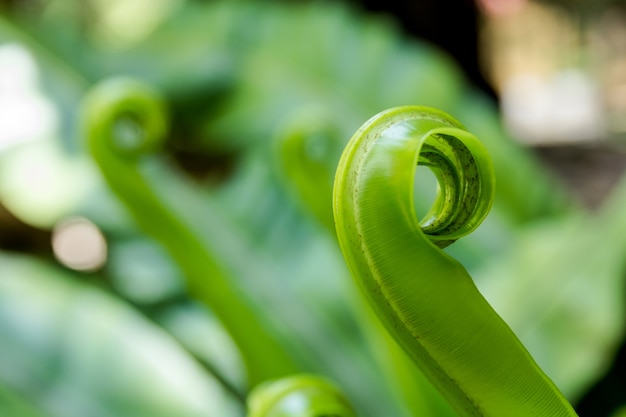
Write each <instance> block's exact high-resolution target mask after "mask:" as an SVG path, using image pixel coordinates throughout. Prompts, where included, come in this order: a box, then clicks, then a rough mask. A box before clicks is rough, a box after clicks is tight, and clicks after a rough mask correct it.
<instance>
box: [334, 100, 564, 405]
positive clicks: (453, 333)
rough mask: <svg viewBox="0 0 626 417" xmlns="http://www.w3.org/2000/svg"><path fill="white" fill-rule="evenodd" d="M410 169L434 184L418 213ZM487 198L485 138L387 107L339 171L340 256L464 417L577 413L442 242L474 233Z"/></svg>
mask: <svg viewBox="0 0 626 417" xmlns="http://www.w3.org/2000/svg"><path fill="white" fill-rule="evenodd" d="M417 165H426V166H428V167H430V168H431V170H432V171H433V172H434V174H435V176H436V177H437V179H438V181H439V185H440V190H439V193H438V196H437V199H436V202H435V204H434V205H433V209H432V210H431V211H430V212H429V213H428V214H427V215H426V216H425V217H424V218H423V219H421V220H418V219H417V218H416V214H415V209H414V203H413V201H414V200H413V182H414V175H415V171H416V167H417ZM493 194H494V173H493V169H492V166H491V161H490V159H489V156H488V154H487V151H486V150H485V148H484V147H483V145H482V144H481V143H480V141H479V140H478V139H477V138H476V137H475V136H473V135H472V134H471V133H469V132H467V131H466V130H465V129H464V127H463V126H462V125H461V124H460V123H459V122H458V121H456V120H454V119H453V118H452V117H450V116H449V115H447V114H445V113H442V112H440V111H437V110H434V109H430V108H426V107H418V106H406V107H398V108H394V109H390V110H387V111H384V112H382V113H380V114H378V115H376V116H374V117H373V118H372V119H370V120H369V121H368V122H366V123H365V124H364V125H363V126H362V127H361V128H360V129H359V130H358V131H357V132H356V134H355V135H354V136H353V137H352V139H351V140H350V142H349V143H348V145H347V147H346V149H345V151H344V153H343V155H342V158H341V161H340V164H339V167H338V169H337V175H336V178H335V187H334V197H333V205H334V214H335V222H336V228H337V235H338V239H339V243H340V246H341V249H342V251H343V254H344V257H345V259H346V261H347V263H348V265H349V267H350V270H351V272H352V275H353V277H354V278H355V280H356V282H357V284H358V286H359V287H360V288H361V290H362V291H363V292H364V294H365V296H366V298H367V299H368V301H369V302H370V304H371V306H372V307H373V309H374V311H375V312H376V314H377V316H378V317H379V318H380V320H381V322H382V323H383V325H384V326H385V328H386V329H387V330H388V332H389V333H390V334H391V335H392V336H393V337H394V339H395V340H396V341H397V342H398V343H399V344H400V345H401V346H402V348H403V349H404V350H405V351H406V352H407V353H408V355H409V356H410V357H411V358H412V359H413V360H414V361H415V362H416V363H417V364H418V365H419V367H420V368H421V369H422V370H423V371H424V373H425V374H426V375H427V377H428V378H429V379H430V380H431V382H432V383H433V385H435V386H436V387H437V388H438V389H439V390H440V391H441V392H442V394H443V395H444V396H445V397H446V398H447V400H448V401H449V402H450V404H451V405H452V406H453V407H454V409H455V410H456V412H457V413H459V415H461V416H485V417H486V416H489V417H502V416H507V417H546V416H550V417H565V416H569V417H572V416H576V413H575V412H574V410H573V409H572V407H571V405H570V404H569V403H568V402H567V400H566V399H565V398H564V397H563V396H562V394H561V393H560V392H559V390H558V389H557V387H556V386H555V385H554V384H553V383H552V381H551V380H550V379H549V378H548V377H547V376H546V375H545V374H544V373H543V372H542V371H541V369H540V368H539V367H538V366H537V364H536V363H535V362H534V360H533V359H532V357H531V356H530V355H529V353H528V352H527V351H526V349H525V348H524V347H523V346H522V344H521V343H520V342H519V340H518V339H517V337H516V336H515V335H514V334H513V332H512V331H511V329H510V328H509V327H508V326H507V325H506V324H505V323H504V321H503V320H502V319H501V318H500V317H499V316H498V314H497V313H496V312H495V311H494V310H493V309H492V308H491V306H490V305H489V304H488V303H487V301H486V300H485V299H484V298H483V297H482V295H481V294H480V292H479V291H478V289H477V288H476V286H475V284H474V283H473V281H472V279H471V277H470V276H469V274H468V273H467V271H466V270H465V269H464V268H463V266H462V265H461V264H460V263H458V262H457V261H456V260H455V259H453V258H452V257H450V256H449V255H447V254H446V253H445V252H443V251H442V248H443V247H445V246H447V245H449V244H451V243H452V242H454V241H455V240H456V239H458V238H460V237H462V236H464V235H466V234H468V233H470V232H471V231H473V230H474V229H475V228H476V227H477V226H478V225H479V224H480V223H481V221H482V220H483V219H484V218H485V216H486V215H487V212H488V211H489V208H490V206H491V202H492V199H493Z"/></svg>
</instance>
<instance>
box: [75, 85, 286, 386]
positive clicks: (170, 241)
mask: <svg viewBox="0 0 626 417" xmlns="http://www.w3.org/2000/svg"><path fill="white" fill-rule="evenodd" d="M84 127H85V134H86V137H87V139H88V143H89V150H90V151H91V154H92V155H93V157H94V159H95V160H96V162H97V163H98V165H99V167H100V170H101V171H102V174H103V176H104V178H105V179H106V181H107V183H108V184H109V187H110V188H111V189H112V190H113V191H114V192H115V193H116V194H117V195H118V197H119V198H120V200H121V201H122V202H123V203H124V204H125V205H126V208H127V209H128V211H129V212H130V213H131V214H132V215H133V217H134V219H135V221H136V222H137V223H138V225H139V226H140V227H141V228H142V229H143V230H144V231H145V232H146V233H148V234H149V235H151V236H152V237H154V238H155V239H156V240H157V241H159V242H160V243H161V244H162V245H163V246H165V247H166V248H167V250H168V251H169V252H170V254H171V255H172V257H173V259H174V260H175V261H176V263H177V264H178V265H179V266H180V268H181V269H182V271H183V273H184V276H185V278H186V282H187V286H188V290H189V292H190V294H191V295H192V296H194V297H195V298H197V299H199V300H200V301H202V302H204V303H205V304H206V305H207V306H209V308H210V309H211V310H212V311H213V312H214V313H215V314H216V316H217V317H218V318H219V319H220V321H221V322H222V324H223V325H224V326H225V328H226V329H227V330H228V332H229V333H230V335H231V336H232V338H233V340H234V342H235V343H236V345H237V347H238V348H239V350H240V352H241V354H242V358H243V361H244V363H245V366H246V369H247V373H248V383H249V384H250V385H251V386H254V385H256V384H257V383H259V382H262V381H264V380H266V379H269V378H276V377H281V376H285V375H288V374H291V373H293V372H295V371H296V369H297V368H296V366H295V365H294V364H293V362H292V360H291V359H290V358H289V356H288V355H287V354H286V352H285V351H284V350H283V348H282V346H280V345H279V343H278V342H277V341H276V340H275V339H274V338H273V337H272V336H271V335H270V333H268V331H267V329H265V328H264V327H263V325H262V324H261V322H260V321H259V318H258V317H257V315H256V314H255V312H254V311H253V310H252V309H251V308H250V306H249V305H248V304H246V303H245V302H244V301H243V300H244V298H243V296H242V294H240V293H239V292H238V291H237V289H236V288H235V287H234V286H233V280H232V279H230V277H229V276H228V275H227V273H226V272H225V271H224V268H223V266H222V265H221V264H220V262H219V261H218V260H217V259H215V257H214V255H213V254H212V253H211V251H210V250H209V249H208V248H206V247H205V246H204V245H203V244H202V243H201V239H200V237H199V236H197V235H196V234H195V232H194V230H193V229H192V226H190V225H188V224H186V223H184V222H183V221H182V220H181V219H179V218H178V217H177V216H176V215H175V214H174V213H172V211H171V210H170V209H169V208H168V206H167V205H166V204H165V202H163V201H160V200H159V199H158V198H157V196H156V195H155V193H154V191H153V190H152V189H151V188H150V186H149V185H148V182H147V181H146V179H145V178H144V177H143V175H142V173H141V171H140V169H139V162H140V159H141V157H142V156H145V154H147V153H149V152H151V151H154V150H157V149H158V148H159V147H160V145H161V142H162V141H163V140H164V138H165V135H166V132H167V115H166V112H165V105H164V103H163V101H162V100H161V99H160V97H159V95H158V94H156V93H155V92H154V91H152V90H150V89H149V88H147V87H146V86H144V85H142V84H140V83H138V82H135V81H132V80H125V79H117V80H111V81H108V82H105V83H103V84H101V85H99V86H97V87H95V88H94V89H93V90H91V91H90V92H89V94H88V96H87V98H86V100H85V103H84Z"/></svg>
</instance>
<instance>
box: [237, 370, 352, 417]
mask: <svg viewBox="0 0 626 417" xmlns="http://www.w3.org/2000/svg"><path fill="white" fill-rule="evenodd" d="M248 408H249V412H248V417H356V414H355V413H354V410H353V409H352V406H351V405H350V403H349V402H348V400H347V399H346V398H345V397H344V395H343V394H342V393H341V391H339V389H338V388H337V387H335V386H334V385H333V384H331V383H330V382H329V381H327V380H326V379H324V378H321V377H318V376H315V375H295V376H291V377H287V378H283V379H280V380H276V381H268V382H266V383H263V384H261V385H259V386H258V387H257V388H256V389H255V390H254V391H252V393H251V394H250V397H249V398H248Z"/></svg>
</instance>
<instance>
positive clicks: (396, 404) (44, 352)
mask: <svg viewBox="0 0 626 417" xmlns="http://www.w3.org/2000/svg"><path fill="white" fill-rule="evenodd" d="M5 7H6V9H5V10H4V11H3V14H2V16H0V48H2V49H0V52H2V51H4V52H6V51H7V47H11V48H14V47H15V46H16V45H19V47H20V48H23V49H20V50H25V51H27V54H28V55H27V56H28V57H29V58H28V59H30V60H32V61H33V67H34V68H35V70H34V71H35V74H36V76H35V77H34V78H33V79H32V80H31V83H32V85H33V86H34V89H35V91H36V93H33V94H34V96H36V97H38V99H42V98H43V99H44V100H45V102H46V103H48V104H50V105H51V106H52V108H53V112H54V114H55V115H56V123H55V124H53V126H52V127H51V128H50V129H49V130H48V131H46V132H45V133H43V134H39V135H38V136H36V137H31V138H27V140H24V141H22V142H20V143H17V144H14V145H12V146H10V147H6V148H5V149H4V150H3V151H2V152H1V153H0V201H1V202H2V203H3V204H4V205H5V206H6V207H8V208H9V209H10V210H11V211H13V212H14V213H15V214H16V215H17V216H18V217H20V218H21V219H22V220H23V221H25V222H27V223H30V224H33V225H36V226H38V227H42V228H45V229H50V228H52V227H53V226H54V225H55V224H56V223H57V222H58V221H60V220H62V219H64V218H67V217H70V216H76V215H80V216H84V217H86V218H88V219H90V220H91V221H93V222H94V223H95V224H97V225H98V227H99V228H100V229H101V230H102V231H103V233H104V234H105V236H106V238H107V242H108V253H109V258H108V262H107V265H106V267H105V268H104V269H102V270H101V271H99V272H95V273H76V272H69V271H68V270H67V269H65V268H64V267H63V266H61V265H59V264H58V263H57V262H56V261H54V260H53V259H39V258H36V257H34V256H28V255H16V254H14V253H3V254H2V255H1V257H0V415H3V416H4V415H7V416H16V417H20V416H38V415H41V416H50V417H54V416H64V417H67V416H69V417H72V416H85V415H88V416H96V417H97V416H133V417H136V416H151V417H152V416H163V417H165V416H200V415H202V416H241V415H243V413H244V411H243V405H242V398H243V397H245V395H246V394H247V392H248V389H249V388H250V387H249V386H248V383H247V378H246V374H245V366H244V362H245V361H244V360H242V359H241V357H240V355H239V353H238V350H237V349H236V348H235V346H234V344H233V341H232V340H231V339H230V338H229V336H228V335H227V333H226V332H225V330H224V329H223V327H222V326H221V325H220V323H219V322H218V321H217V320H216V318H215V316H214V315H213V313H212V311H211V306H210V305H204V304H202V303H200V302H198V301H197V300H194V298H193V297H190V294H189V292H188V289H189V288H188V282H187V281H185V278H186V271H188V265H181V264H180V262H178V263H177V262H175V259H176V258H175V257H172V253H171V251H170V252H168V251H167V250H166V248H168V245H170V246H175V245H176V242H175V241H172V242H167V241H166V240H167V239H168V238H167V236H166V235H162V236H160V237H158V238H155V237H154V236H155V234H154V233H151V231H150V230H146V227H145V226H141V224H140V223H141V222H139V223H137V222H136V220H137V216H138V215H137V214H135V217H134V218H133V217H132V216H131V215H129V212H128V211H127V207H128V206H129V205H132V204H133V203H132V202H128V201H121V200H120V196H119V194H118V195H116V194H114V193H113V192H111V190H110V189H109V187H108V185H107V184H106V183H105V181H104V180H103V178H102V176H101V173H100V172H99V171H98V169H97V167H96V165H95V163H94V162H93V160H92V159H91V156H90V155H89V154H88V153H87V151H86V146H85V143H86V139H85V138H84V137H83V135H82V133H81V132H82V131H83V130H81V126H80V124H81V121H80V115H81V114H82V102H83V98H84V96H85V95H86V94H87V93H88V92H89V91H90V89H91V88H93V87H94V86H95V85H96V84H98V83H99V82H100V81H103V80H106V79H108V78H111V77H117V76H120V75H123V76H125V77H134V78H135V79H137V80H140V81H141V82H143V83H145V84H147V85H150V86H151V87H152V88H154V89H155V90H156V91H158V92H159V93H160V94H161V95H162V96H163V97H164V99H165V102H166V105H167V111H168V114H169V117H170V119H171V125H170V129H169V131H168V134H167V138H166V142H165V144H164V148H163V150H162V151H161V152H159V153H156V154H154V155H150V156H146V157H145V158H142V160H141V161H140V166H139V173H140V175H141V176H142V178H143V179H144V180H145V181H146V184H147V186H148V187H149V189H150V190H151V191H152V192H154V194H155V196H156V197H157V198H158V200H159V201H160V202H161V203H162V204H163V206H164V207H165V208H166V210H168V212H170V213H173V214H174V216H175V217H176V218H177V219H179V221H180V223H181V224H182V225H183V227H186V228H187V229H188V230H191V231H192V232H193V234H194V236H196V237H197V238H198V240H199V242H201V245H202V248H203V250H204V251H205V253H207V254H210V256H211V257H212V258H214V259H216V260H217V264H218V269H219V270H220V271H222V272H221V273H223V275H224V276H225V277H228V279H229V280H230V282H231V284H232V286H233V288H234V289H235V291H236V292H237V293H238V294H239V296H240V297H241V302H242V303H243V304H245V305H247V306H248V308H250V310H251V311H252V312H253V313H254V315H255V316H256V317H257V318H258V320H259V322H260V323H261V324H262V326H264V327H265V328H266V329H268V330H267V331H268V332H269V333H270V334H271V335H272V337H274V338H275V339H276V340H277V341H279V343H280V345H281V346H282V347H283V348H284V349H285V350H286V351H287V352H288V354H289V355H290V357H291V358H292V359H293V360H294V362H295V363H296V364H297V366H298V368H299V369H300V370H301V371H307V372H315V373H318V374H321V375H325V376H326V377H328V378H330V379H332V380H333V381H335V382H336V383H337V385H338V386H339V387H341V389H342V390H343V391H344V392H345V393H346V394H347V396H348V397H349V398H350V400H351V402H352V403H353V404H354V405H355V407H356V408H357V409H358V412H359V415H363V416H376V415H393V416H408V415H411V414H410V413H411V412H413V413H416V412H417V411H418V410H420V412H423V413H427V414H428V415H437V416H445V415H451V414H450V410H449V408H448V407H447V405H446V404H444V403H443V402H442V400H441V398H440V397H439V396H438V394H436V393H435V392H434V391H433V389H432V388H431V387H430V386H429V385H428V384H427V383H425V382H424V381H420V380H419V379H416V378H419V377H416V376H415V370H414V369H412V368H411V365H407V363H406V362H403V359H402V353H401V352H398V351H396V352H395V353H394V354H393V355H391V356H389V357H387V356H385V355H384V354H381V352H388V349H394V348H393V347H386V346H385V345H386V344H387V343H389V342H388V341H386V340H376V338H373V337H372V335H373V334H374V335H375V334H376V331H375V330H372V328H375V327H376V326H377V324H376V323H375V319H374V318H372V316H371V315H370V313H369V312H368V311H367V310H365V309H364V308H363V307H362V306H361V304H360V302H359V301H358V297H357V295H356V294H355V289H354V288H353V287H352V282H351V280H350V278H349V274H348V272H347V269H346V267H345V265H344V263H343V259H342V258H341V254H340V253H339V250H338V247H337V244H336V242H335V238H334V231H333V222H332V217H331V213H330V198H331V187H332V178H333V176H334V170H335V166H336V163H337V161H338V158H339V154H340V152H341V149H342V148H343V145H344V144H345V143H346V141H347V139H348V138H349V137H350V136H351V135H352V134H353V133H354V131H355V130H356V129H357V128H358V127H359V126H360V125H361V124H362V123H363V122H364V121H365V120H366V119H368V118H369V117H370V116H372V115H373V114H375V113H377V112H378V111H381V110H383V109H385V108H388V107H392V106H398V105H404V104H421V105H427V106H431V107H436V108H440V109H442V110H444V111H446V112H448V113H450V114H452V115H454V116H455V117H456V118H457V119H459V120H460V121H462V122H463V123H464V124H465V125H466V126H467V128H468V130H470V131H472V132H473V133H475V134H476V135H477V136H478V137H479V138H481V140H483V141H484V143H485V145H486V146H487V148H488V149H489V152H490V153H491V155H492V158H493V161H494V166H495V169H496V174H497V193H496V203H495V206H494V209H493V212H492V214H491V216H490V217H489V218H488V219H487V221H486V222H485V224H484V225H483V226H481V228H480V229H479V230H478V231H477V232H475V233H474V234H473V235H471V236H469V237H467V238H464V239H463V240H461V241H459V242H458V243H456V244H455V245H453V246H452V247H450V249H449V251H450V253H451V254H453V256H455V257H456V258H458V259H460V260H461V261H462V262H463V264H464V265H466V266H467V268H468V269H469V270H470V272H471V274H472V276H474V277H476V278H477V280H478V282H477V284H478V286H479V287H480V288H481V290H482V291H483V292H484V293H485V294H486V296H487V298H488V300H489V301H490V302H491V303H492V304H493V305H494V306H495V308H496V310H497V311H498V312H499V313H500V314H501V315H502V316H503V318H504V319H505V321H507V322H508V323H509V324H510V325H511V327H512V328H513V330H514V331H515V332H516V333H517V334H518V335H519V337H520V338H521V340H522V341H523V342H524V343H525V344H526V346H527V347H528V348H529V350H530V351H531V353H532V354H533V356H535V358H536V359H537V361H538V362H539V364H540V365H541V366H542V367H543V369H544V370H545V371H546V373H547V374H548V375H549V376H550V377H551V378H553V379H554V380H555V382H556V384H557V385H558V386H559V387H560V388H561V389H562V390H563V391H564V393H565V394H566V395H567V396H568V397H569V398H570V399H571V400H573V401H575V400H576V399H577V398H579V397H580V396H581V395H582V394H583V393H584V391H585V390H586V389H587V388H588V387H589V385H590V384H591V383H592V382H593V381H594V380H595V379H596V378H598V376H599V375H601V373H602V372H603V371H604V370H605V369H606V367H607V366H608V363H609V361H610V358H611V355H612V353H613V350H614V349H615V346H616V344H617V343H618V342H619V339H620V337H621V332H622V326H623V323H622V321H623V315H624V312H623V296H622V293H621V288H622V280H623V272H624V271H623V262H622V261H621V259H622V257H623V252H624V247H625V244H626V242H624V239H623V238H622V237H621V235H622V233H621V230H623V229H622V228H621V224H622V221H621V220H620V219H621V217H622V216H621V213H620V210H619V208H620V207H623V204H622V202H623V201H625V199H626V195H625V194H624V192H623V190H624V189H626V186H621V187H619V190H618V192H617V193H616V194H615V195H614V196H613V198H612V199H611V200H610V201H609V202H608V203H607V204H606V206H605V207H604V208H603V209H602V210H601V211H600V212H599V213H596V214H595V215H592V214H591V213H588V212H586V211H585V210H584V209H583V208H582V207H580V206H579V205H578V204H577V203H576V202H574V201H573V200H572V199H570V198H569V197H568V194H567V191H566V190H565V189H563V187H561V185H560V184H559V183H558V182H557V181H555V180H554V179H553V178H551V177H550V175H548V174H547V173H546V172H545V170H544V169H543V167H542V166H541V165H540V164H539V163H538V162H537V161H536V160H535V159H534V158H533V157H532V155H531V153H529V152H528V151H527V150H526V149H523V148H522V147H521V146H519V145H517V144H515V143H514V142H513V141H512V140H511V139H510V138H509V137H508V136H507V134H506V132H505V131H504V130H503V128H502V126H501V124H500V122H499V118H498V113H497V110H496V107H495V106H494V104H493V103H491V102H490V101H489V100H488V99H487V98H485V97H483V96H482V95H481V94H480V93H479V92H477V91H476V90H474V89H473V88H472V86H471V85H468V84H467V82H466V81H465V80H464V77H463V73H462V69H460V68H458V67H457V65H456V64H455V63H454V61H453V60H451V59H450V58H449V57H448V56H446V55H445V54H443V53H442V52H440V51H439V50H437V49H436V48H434V47H432V46H431V45H428V44H425V43H422V42H419V41H415V40H408V39H405V38H404V37H403V36H402V35H401V34H400V33H399V31H398V29H397V28H396V27H395V25H394V23H393V21H391V20H390V19H387V18H384V17H381V16H367V15H363V14H360V13H358V12H356V11H354V10H351V9H349V8H347V7H344V6H342V5H339V4H335V3H324V2H301V3H293V4H292V3H284V2H270V1H267V2H252V1H249V2H247V1H226V0H223V1H213V2H199V1H190V0H188V1H184V0H178V1H175V0H161V1H156V2H146V1H140V0H133V1H127V2H122V1H114V2H110V3H108V2H105V1H97V0H91V1H84V2H81V1H72V0H52V1H47V2H36V1H32V2H25V3H19V2H15V4H14V5H13V6H12V7H8V6H5ZM0 117H1V116H0ZM0 120H1V119H0ZM0 126H1V125H0ZM0 129H1V127H0ZM35 167H37V168H38V170H35ZM34 171H37V172H39V174H40V175H39V176H35V175H30V174H32V173H33V172H34ZM416 184H417V185H416V187H417V190H416V195H432V188H433V184H432V183H431V182H429V181H417V182H416ZM424 200H428V199H418V200H416V206H417V208H418V212H421V213H425V212H426V211H427V209H428V203H429V201H424ZM125 205H126V206H125ZM144 209H145V208H144V207H137V210H136V211H139V212H140V211H141V210H144ZM131 211H132V210H131ZM139 216H140V214H139ZM147 217H150V216H147ZM138 224H139V225H140V226H141V227H140V226H138ZM150 227H152V229H158V228H159V227H160V224H159V223H158V221H157V222H156V223H154V224H152V226H150ZM150 227H148V229H149V228H150ZM599 248H600V249H599ZM199 262H200V261H199ZM210 279H211V277H210V276H207V277H206V280H210ZM196 292H197V289H196V290H194V293H196ZM192 294H193V293H192ZM442 296H445V295H442ZM394 363H395V364H396V365H394ZM398 363H399V364H400V365H398ZM393 369H395V371H393ZM398 369H402V370H403V371H404V373H405V374H406V375H404V376H402V375H400V374H398V371H397V370H398ZM405 390H411V391H410V392H408V393H405V392H403V391H405ZM5 410H6V411H5ZM415 415H416V414H415Z"/></svg>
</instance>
